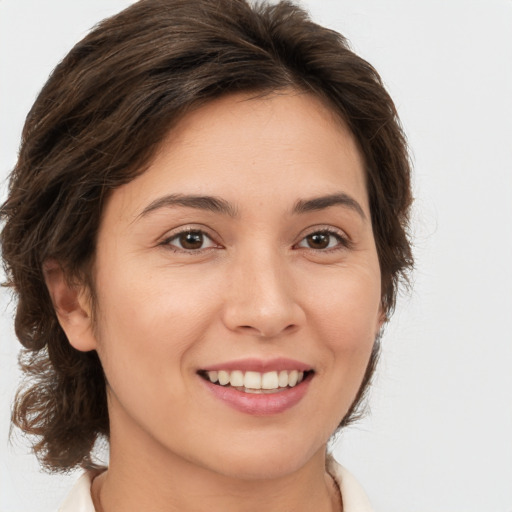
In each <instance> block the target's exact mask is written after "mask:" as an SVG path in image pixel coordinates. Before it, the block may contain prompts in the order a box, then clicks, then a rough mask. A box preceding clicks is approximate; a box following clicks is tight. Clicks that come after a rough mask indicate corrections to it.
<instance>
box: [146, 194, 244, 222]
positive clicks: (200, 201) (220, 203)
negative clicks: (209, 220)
mask: <svg viewBox="0 0 512 512" xmlns="http://www.w3.org/2000/svg"><path fill="white" fill-rule="evenodd" d="M173 206H185V207H187V208H195V209H197V210H206V211H210V212H215V213H222V214H224V215H228V216H230V217H236V216H237V211H236V208H235V207H234V206H233V205H232V204H231V203H229V202H228V201H226V200H225V199H221V198H220V197H214V196H194V195H184V194H170V195H167V196H163V197H160V198H158V199H155V200H154V201H153V202H151V203H150V204H149V205H148V206H146V208H144V210H142V212H141V213H140V214H139V215H138V216H137V219H139V218H140V217H145V216H146V215H148V214H149V213H151V212H153V211H155V210H159V209H160V208H170V207H173Z"/></svg>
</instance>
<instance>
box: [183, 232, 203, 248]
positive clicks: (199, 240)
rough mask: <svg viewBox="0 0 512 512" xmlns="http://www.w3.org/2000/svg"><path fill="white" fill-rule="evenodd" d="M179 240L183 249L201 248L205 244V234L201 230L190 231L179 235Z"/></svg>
mask: <svg viewBox="0 0 512 512" xmlns="http://www.w3.org/2000/svg"><path fill="white" fill-rule="evenodd" d="M179 241H180V245H181V247H183V249H189V250H193V249H201V246H202V245H203V234H202V233H201V232H200V231H189V232H188V233H182V234H181V235H180V236H179Z"/></svg>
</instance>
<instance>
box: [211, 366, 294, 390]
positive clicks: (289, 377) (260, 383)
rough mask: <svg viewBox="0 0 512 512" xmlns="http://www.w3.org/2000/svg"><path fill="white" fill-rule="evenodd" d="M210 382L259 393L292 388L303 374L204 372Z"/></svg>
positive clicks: (285, 371) (286, 372)
mask: <svg viewBox="0 0 512 512" xmlns="http://www.w3.org/2000/svg"><path fill="white" fill-rule="evenodd" d="M206 376H207V377H208V379H209V380H210V382H213V383H216V382H218V383H219V384H220V385H221V386H226V385H228V384H229V385H231V386H232V387H234V388H245V390H246V392H261V391H258V390H262V389H263V390H276V391H278V390H279V388H286V387H290V388H293V387H294V386H296V385H297V384H300V383H301V382H302V381H303V380H304V372H301V371H298V370H291V371H288V370H281V371H280V372H277V371H273V372H266V373H260V372H243V371H241V370H234V371H232V372H228V371H226V370H219V371H211V372H206Z"/></svg>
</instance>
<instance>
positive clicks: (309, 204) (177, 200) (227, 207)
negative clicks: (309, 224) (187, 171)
mask: <svg viewBox="0 0 512 512" xmlns="http://www.w3.org/2000/svg"><path fill="white" fill-rule="evenodd" d="M174 206H184V207H186V208H195V209H197V210H205V211H210V212H214V213H221V214H224V215H228V216H229V217H236V216H237V215H238V211H237V209H236V207H235V206H234V205H232V204H231V203H230V202H228V201H226V200H225V199H222V198H220V197H215V196H196V195H185V194H170V195H166V196H163V197H159V198H158V199H155V200H154V201H152V202H151V203H150V204H149V205H148V206H146V208H144V210H142V212H141V213H140V214H139V215H138V216H137V219H139V218H141V217H145V216H146V215H148V214H150V213H151V212H154V211H155V210H159V209H160V208H172V207H174ZM331 206H344V207H347V208H350V209H351V210H353V211H355V212H357V213H358V214H359V215H360V216H361V218H363V219H364V220H366V215H365V213H364V211H363V209H362V207H361V205H360V204H359V203H358V202H357V201H356V200H355V199H354V198H353V197H351V196H349V195H347V194H345V193H337V194H330V195H326V196H319V197H314V198H311V199H300V200H298V201H297V202H296V203H295V205H294V207H293V209H292V213H295V214H302V213H307V212H313V211H318V210H324V209H326V208H330V207H331Z"/></svg>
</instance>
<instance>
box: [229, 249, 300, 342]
mask: <svg viewBox="0 0 512 512" xmlns="http://www.w3.org/2000/svg"><path fill="white" fill-rule="evenodd" d="M292 274H293V273H292V272H291V271H290V269H289V268H287V264H286V262H283V261H280V258H279V256H278V255H273V254H269V255H266V256H262V255H256V254H253V255H251V256H245V257H243V256H240V258H239V261H238V262H236V263H234V264H232V265H231V266H230V268H229V271H228V277H227V280H226V290H225V292H226V295H225V298H226V300H225V302H224V307H223V321H224V324H225V325H226V327H227V328H228V329H230V330H231V331H235V332H238V333H243V334H247V335H251V336H256V337H261V338H274V337H277V336H279V335H282V334H284V333H291V332H294V331H296V330H297V329H299V328H300V327H301V325H302V324H303V323H304V319H305V313H304V310H303V309H302V307H301V305H300V304H299V302H298V301H297V291H298V290H297V283H296V282H295V281H294V279H293V275H292Z"/></svg>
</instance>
